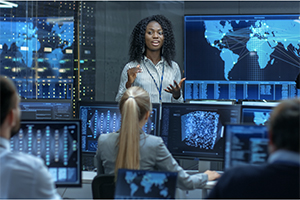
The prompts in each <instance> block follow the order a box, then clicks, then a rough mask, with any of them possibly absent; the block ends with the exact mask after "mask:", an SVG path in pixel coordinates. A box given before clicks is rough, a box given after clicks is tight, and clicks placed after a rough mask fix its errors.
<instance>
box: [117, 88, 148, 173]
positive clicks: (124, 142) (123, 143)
mask: <svg viewBox="0 0 300 200" xmlns="http://www.w3.org/2000/svg"><path fill="white" fill-rule="evenodd" d="M119 108H120V112H121V115H122V119H121V120H122V122H121V129H120V135H119V141H118V146H119V152H118V156H117V160H116V166H115V172H117V170H118V169H120V168H127V169H139V167H140V162H139V159H140V151H139V145H140V143H139V141H140V122H141V121H142V120H144V119H145V117H146V115H147V114H148V113H149V112H151V110H152V104H151V102H150V96H149V94H148V92H146V91H145V90H144V89H142V88H140V87H136V86H134V87H130V88H129V89H128V90H126V92H125V93H124V95H123V96H122V98H121V100H120V103H119Z"/></svg>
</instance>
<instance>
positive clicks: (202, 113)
mask: <svg viewBox="0 0 300 200" xmlns="http://www.w3.org/2000/svg"><path fill="white" fill-rule="evenodd" d="M240 109H241V107H240V105H210V104H203V105H202V104H186V103H181V104H175V103H163V104H162V120H161V131H160V133H161V137H162V139H163V140H164V142H165V144H166V146H167V148H168V149H169V151H170V153H171V154H172V155H173V156H174V157H177V158H179V159H180V158H188V159H194V160H205V161H214V160H216V161H222V160H223V158H224V144H225V143H224V142H225V141H224V135H223V128H224V125H225V123H239V122H240V112H241V110H240Z"/></svg>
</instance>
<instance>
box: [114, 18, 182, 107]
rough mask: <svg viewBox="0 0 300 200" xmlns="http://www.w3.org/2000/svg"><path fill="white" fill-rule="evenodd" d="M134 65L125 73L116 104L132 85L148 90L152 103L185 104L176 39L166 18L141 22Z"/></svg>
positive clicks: (132, 52)
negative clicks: (175, 59) (175, 58)
mask: <svg viewBox="0 0 300 200" xmlns="http://www.w3.org/2000/svg"><path fill="white" fill-rule="evenodd" d="M130 39H131V42H130V50H129V54H130V62H129V63H127V64H126V65H125V67H124V69H123V71H122V74H121V80H120V85H119V91H118V94H117V96H116V101H120V99H121V97H122V96H123V94H124V92H125V91H126V89H128V88H129V87H131V86H139V87H142V88H144V89H145V90H146V91H147V92H148V93H149V94H150V98H151V102H152V103H160V102H183V97H182V91H181V85H182V83H183V81H184V80H185V78H183V79H181V73H180V68H179V66H178V64H177V63H176V62H174V61H173V58H174V56H175V39H174V35H173V29H172V24H171V22H170V21H169V20H168V19H167V18H166V17H164V16H162V15H153V16H150V17H147V18H145V19H143V20H141V21H140V22H139V23H138V24H137V25H136V26H135V28H134V29H133V31H132V34H131V38H130Z"/></svg>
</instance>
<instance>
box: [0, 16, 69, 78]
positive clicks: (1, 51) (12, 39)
mask: <svg viewBox="0 0 300 200" xmlns="http://www.w3.org/2000/svg"><path fill="white" fill-rule="evenodd" d="M73 27H74V22H73V17H71V18H70V19H69V18H68V19H66V18H14V19H9V18H7V19H4V18H3V19H1V20H0V44H1V48H0V55H1V60H2V61H1V68H3V69H2V71H3V73H4V74H5V75H8V76H11V75H16V74H15V73H13V72H16V71H19V72H20V73H19V74H18V75H19V76H21V77H23V75H22V74H25V73H27V74H28V73H30V71H31V70H32V69H33V68H34V67H38V68H39V69H38V72H40V74H41V77H43V75H42V74H43V72H44V71H45V72H46V71H47V72H50V73H45V77H46V76H59V75H60V76H62V77H63V78H66V77H68V76H71V75H72V70H69V69H73V60H72V58H73V56H72V55H73V51H72V49H73V47H72V45H73ZM71 57H72V58H71ZM70 58H71V59H70ZM8 67H9V68H8ZM11 67H12V68H13V67H16V69H14V70H11V69H10V68H11ZM66 69H68V70H66ZM22 71H23V72H22ZM18 75H17V76H18Z"/></svg>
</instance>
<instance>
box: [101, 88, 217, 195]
mask: <svg viewBox="0 0 300 200" xmlns="http://www.w3.org/2000/svg"><path fill="white" fill-rule="evenodd" d="M119 108H120V112H121V115H122V120H121V128H120V130H119V131H117V132H115V133H108V134H102V135H100V137H99V139H98V150H97V153H96V156H95V162H96V163H95V164H96V166H97V170H98V171H97V172H98V174H102V173H105V174H114V173H115V175H117V172H118V169H120V168H126V169H141V170H161V171H171V172H178V181H177V186H178V187H179V188H180V189H183V190H192V189H195V188H202V187H204V186H205V185H206V182H207V181H208V180H214V179H216V178H219V177H220V175H219V174H218V173H217V172H215V171H210V170H207V171H205V172H204V173H199V174H195V175H188V174H187V173H186V172H185V171H184V170H183V169H182V168H181V167H180V166H179V165H178V164H177V162H176V161H175V159H174V158H173V157H172V155H171V154H170V152H169V151H168V149H167V147H166V146H165V144H164V142H163V140H162V139H161V137H157V136H153V135H148V134H145V133H144V131H143V130H142V127H143V126H144V125H145V123H146V122H147V120H148V117H149V116H150V112H151V110H152V104H151V102H150V97H149V94H148V93H147V92H146V91H145V90H144V89H142V88H140V87H137V86H133V87H130V88H129V89H127V90H126V91H125V93H124V94H123V96H122V98H121V100H120V103H119Z"/></svg>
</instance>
